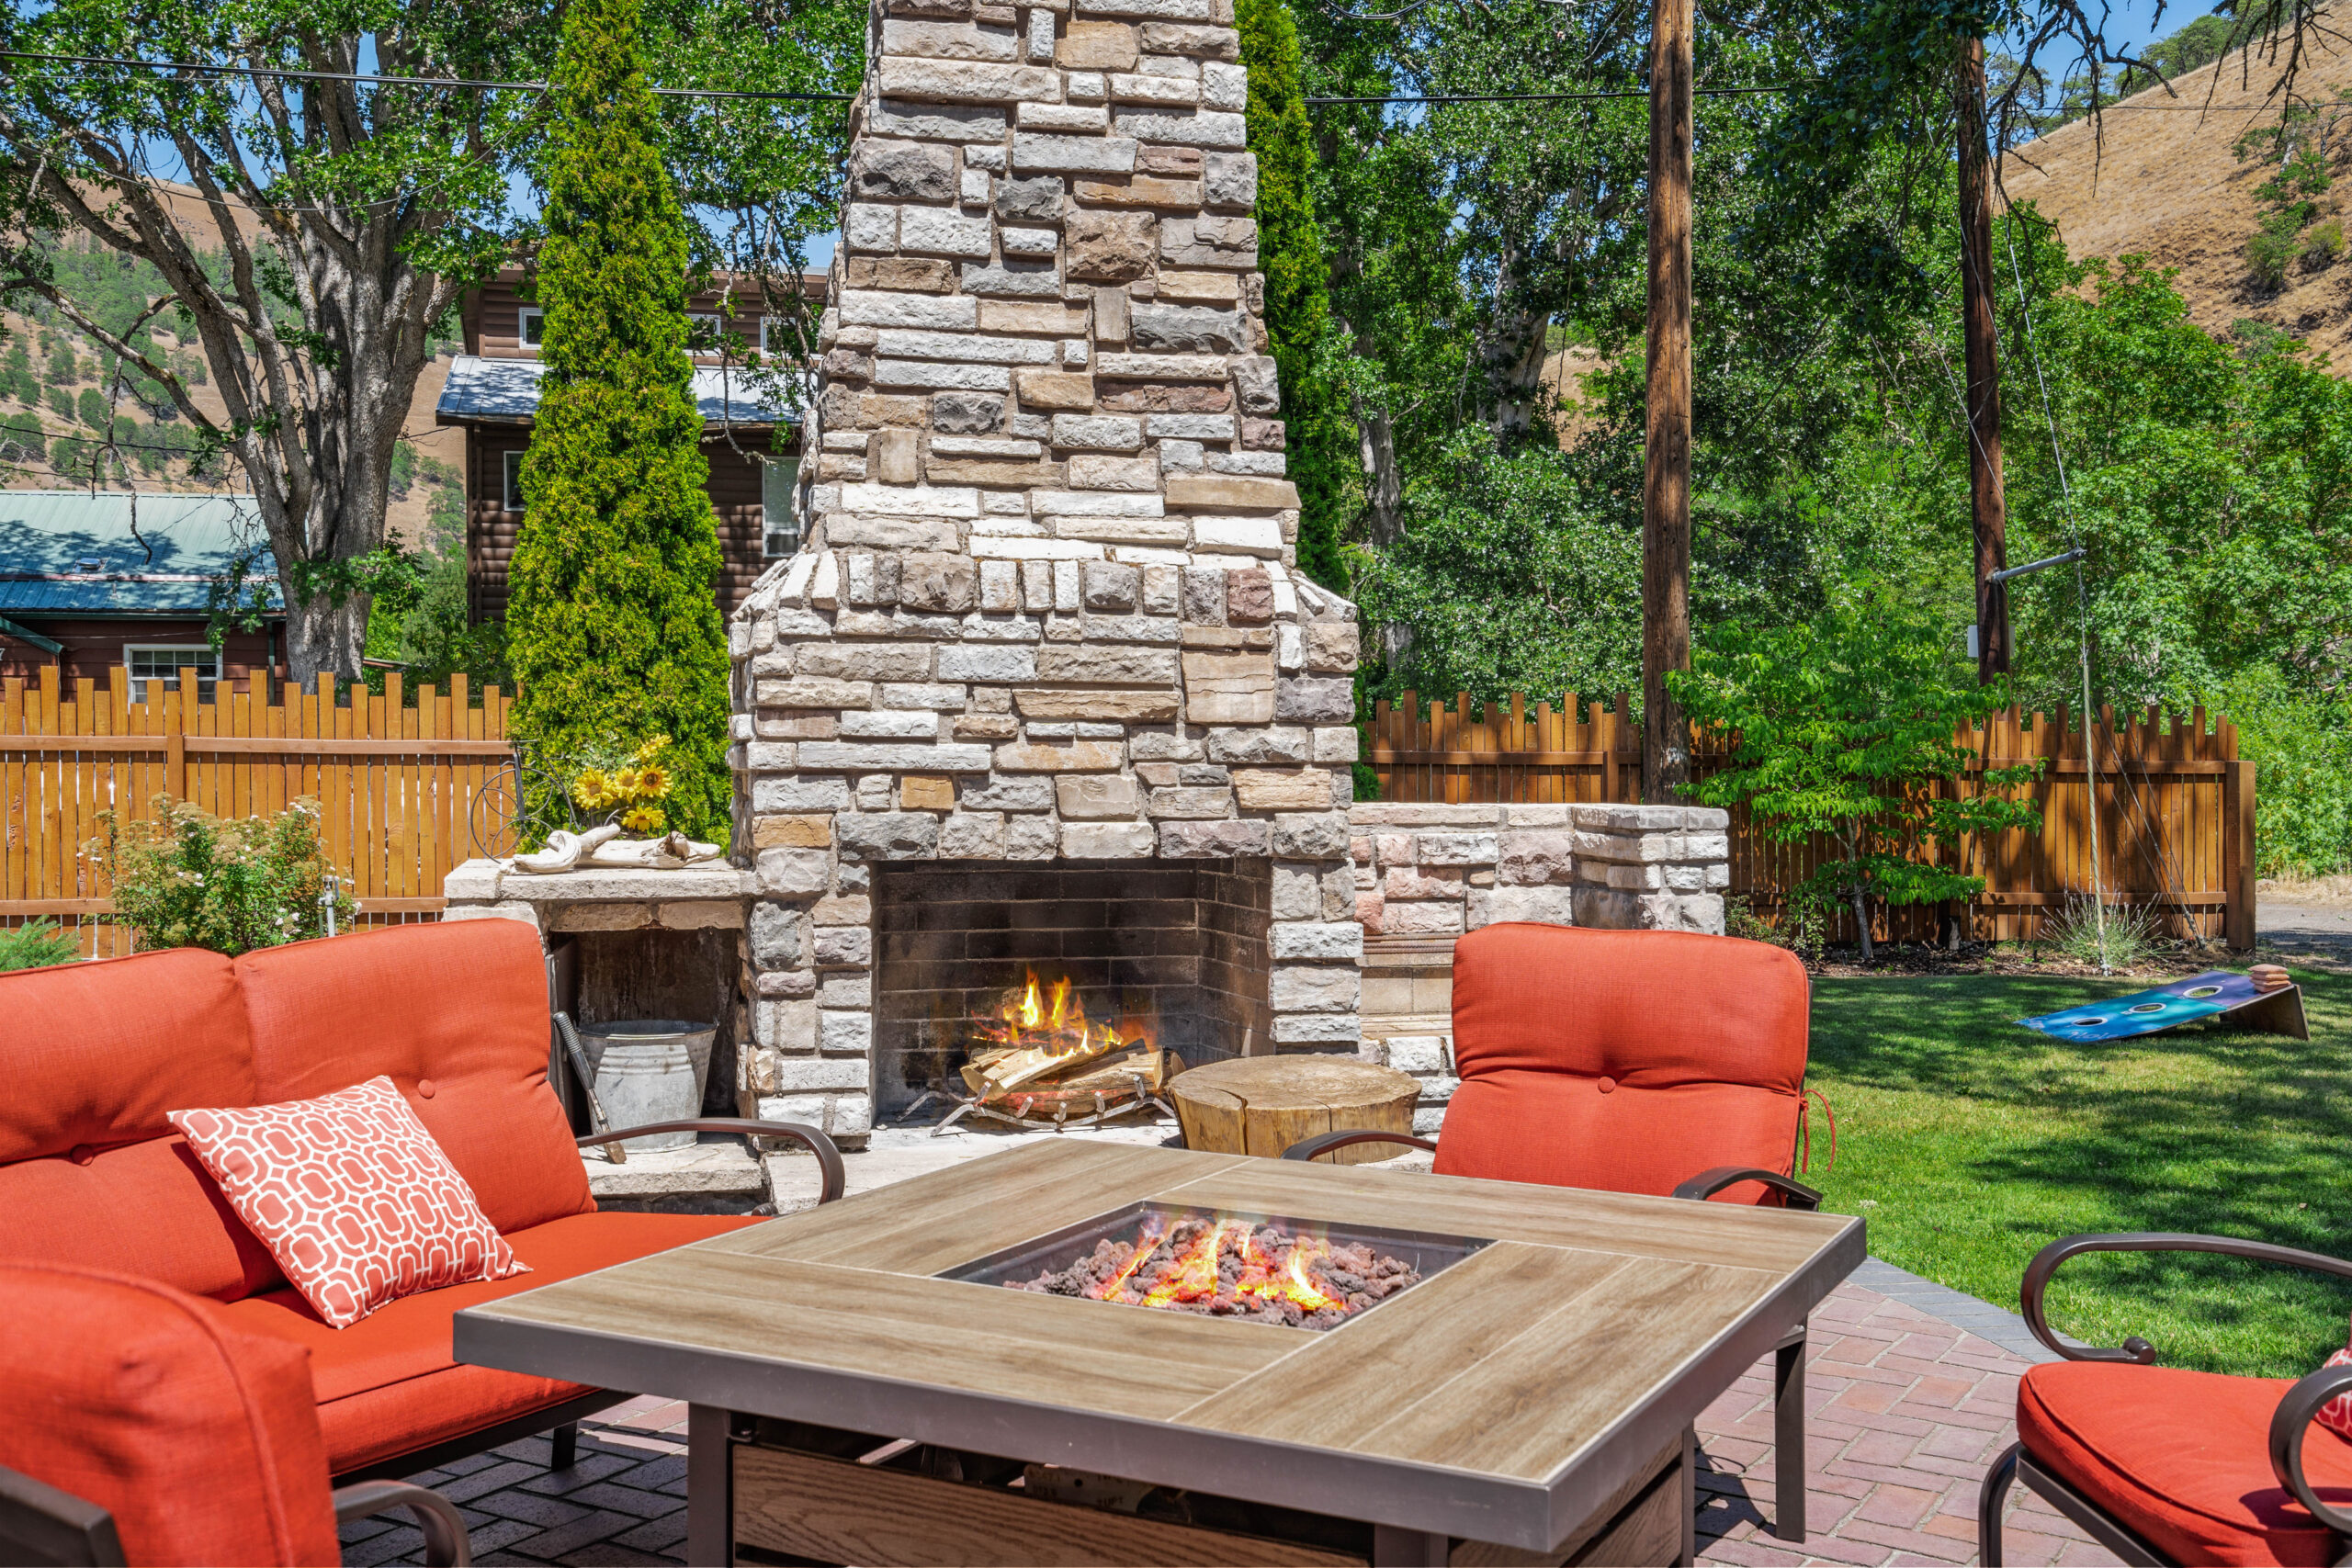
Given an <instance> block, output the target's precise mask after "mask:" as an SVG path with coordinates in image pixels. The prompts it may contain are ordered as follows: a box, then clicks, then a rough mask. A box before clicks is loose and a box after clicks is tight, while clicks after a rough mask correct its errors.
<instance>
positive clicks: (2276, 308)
mask: <svg viewBox="0 0 2352 1568" xmlns="http://www.w3.org/2000/svg"><path fill="white" fill-rule="evenodd" d="M2277 73H2278V67H2277V65H2276V64H2275V63H2274V62H2271V61H2269V60H2267V59H2265V58H2264V57H2263V56H2262V54H2261V53H2260V52H2259V51H2256V54H2255V57H2254V58H2253V59H2252V60H2251V61H2249V60H2248V59H2247V58H2246V57H2245V55H2243V54H2237V55H2231V56H2229V57H2228V58H2226V59H2224V60H2222V61H2221V62H2217V63H2216V64H2213V65H2209V66H2206V67H2205V68H2204V69H2202V70H2199V71H2195V72H2191V73H2188V74H2186V75H2184V76H2181V77H2179V78H2177V79H2176V81H2175V82H2174V84H2173V91H2172V93H2171V94H2170V95H2167V94H2166V92H2165V89H2163V88H2161V87H2159V88H2154V89H2152V90H2151V91H2149V92H2145V93H2142V94H2140V95H2139V96H2135V97H2131V98H2127V99H2125V100H2124V101H2123V102H2122V103H2120V104H2118V105H2116V106H2114V107H2111V108H2109V110H2108V111H2107V114H2106V116H2105V127H2104V131H2103V134H2095V132H2094V130H2093V129H2092V127H2091V125H2090V124H2089V122H2087V121H2081V120H2078V121H2076V122H2075V124H2073V125H2069V126H2066V127H2064V129H2063V130H2056V131H2053V132H2052V133H2051V134H2050V135H2048V136H2045V137H2043V138H2041V140H2040V141H2031V142H2028V143H2027V144H2026V145H2025V146H2023V147H2021V148H2018V149H2017V150H2016V151H2014V152H2011V153H2010V154H2009V155H2008V157H2007V159H2006V160H2005V161H2004V167H2003V178H2004V180H2005V183H2006V185H2007V191H2008V195H2009V198H2010V199H2011V200H2013V201H2018V202H2026V201H2030V202H2032V203H2034V205H2035V206H2036V207H2038V208H2039V209H2041V213H2042V215H2043V216H2044V217H2047V218H2050V219H2052V220H2055V221H2056V223H2057V225H2058V228H2059V231H2060V233H2061V234H2063V235H2064V238H2065V242H2066V247H2067V249H2068V250H2069V251H2071V252H2072V253H2073V254H2075V255H2077V256H2106V257H2114V256H2120V255H2127V254H2144V255H2147V256H2148V257H2150V258H2151V259H2152V260H2154V261H2155V262H2157V263H2159V264H2161V265H2165V266H2170V267H2177V268H2178V269H2179V274H2180V276H2179V279H2178V283H2179V288H2180V290H2181V293H2182V295H2183V296H2184V297H2185V298H2186V299H2188V307H2189V311H2190V313H2191V315H2192V316H2193V317H2194V318H2195V319H2196V321H2197V322H2198V324H2199V325H2200V326H2203V327H2205V328H2207V329H2209V330H2210V331H2212V332H2215V333H2226V332H2227V331H2229V329H2230V324H2231V323H2232V322H2233V321H2240V320H2243V319H2245V318H2248V317H2251V318H2253V319H2255V320H2257V321H2267V322H2269V323H2270V324H2271V325H2273V326H2276V327H2278V328H2280V329H2282V330H2284V331H2286V332H2289V333H2293V334H2294V335H2295V336H2297V337H2299V338H2301V339H2303V340H2304V341H2305V342H2307V343H2309V344H2311V345H2312V347H2313V348H2315V349H2320V350H2324V351H2325V352H2327V353H2329V354H2331V355H2334V359H2335V368H2336V370H2337V371H2338V372H2339V373H2341V374H2352V352H2347V348H2352V256H2345V255H2339V256H2338V257H2336V259H2335V261H2334V262H2333V263H2332V264H2329V265H2308V264H2306V263H2304V262H2301V261H2299V262H2297V263H2295V264H2294V265H2292V266H2291V267H2290V270H2289V272H2288V275H2287V280H2286V283H2285V285H2284V287H2283V288H2278V289H2277V290H2275V291H2274V290H2272V289H2270V288H2265V287H2263V286H2262V285H2261V284H2259V283H2257V282H2256V280H2255V278H2254V277H2253V276H2252V275H2251V274H2250V273H2249V271H2248V269H2247V265H2246V260H2245V244H2246V241H2247V240H2248V239H2250V238H2252V237H2253V235H2254V234H2255V232H2256V230H2257V228H2258V227H2259V224H2260V216H2261V215H2260V210H2259V209H2258V207H2257V204H2256V199H2255V194H2254V191H2255V187H2256V186H2258V185H2260V184H2262V183H2263V182H2264V180H2266V179H2267V178H2268V177H2269V174H2270V170H2269V169H2268V167H2267V166H2266V165H2263V164H2255V163H2246V164H2241V163H2240V162H2239V161H2238V159H2237V155H2236V153H2235V152H2234V151H2233V147H2234V145H2235V143H2236V142H2237V141H2238V139H2239V137H2241V136H2242V135H2244V134H2245V132H2246V131H2247V130H2250V129H2253V128H2255V127H2257V126H2260V125H2263V124H2266V123H2275V121H2276V118H2277V113H2278V110H2277V107H2276V106H2275V105H2267V104H2266V103H2265V101H2264V100H2265V98H2266V96H2267V93H2268V90H2269V87H2270V85H2271V83H2272V81H2273V80H2274V79H2275V78H2276V76H2277ZM2339 87H2352V45H2347V44H2346V43H2345V42H2343V41H2341V40H2332V39H2326V38H2318V39H2314V40H2313V46H2312V50H2311V51H2310V53H2309V56H2308V60H2307V63H2306V65H2305V67H2304V70H2303V72H2302V73H2301V77H2300V79H2299V81H2298V83H2297V88H2296V90H2297V93H2298V95H2299V96H2302V97H2303V98H2304V99H2306V100H2307V101H2323V100H2326V99H2330V98H2333V97H2334V96H2335V91H2336V89H2338V88H2339ZM2347 124H2352V121H2347ZM2330 145H2331V148H2332V150H2334V151H2335V158H2334V159H2333V168H2334V172H2335V177H2336V180H2337V181H2338V184H2337V186H2335V189H2334V190H2332V191H2330V192H2329V193H2328V194H2327V195H2326V196H2324V197H2322V198H2321V204H2322V206H2323V207H2324V208H2326V209H2329V210H2331V211H2340V210H2341V209H2342V204H2343V203H2345V202H2346V200H2352V138H2347V137H2346V135H2345V134H2344V128H2339V129H2338V130H2337V131H2336V133H2335V135H2334V136H2333V137H2331V138H2330ZM2347 216H2352V214H2348V215H2347Z"/></svg>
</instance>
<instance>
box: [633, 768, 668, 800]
mask: <svg viewBox="0 0 2352 1568" xmlns="http://www.w3.org/2000/svg"><path fill="white" fill-rule="evenodd" d="M637 787H638V792H639V794H641V795H644V796H645V797H646V798H647V799H649V800H653V799H659V798H660V797H661V796H662V795H667V794H669V793H670V771H669V770H668V769H667V768H661V767H652V768H640V769H639V770H638V774H637Z"/></svg>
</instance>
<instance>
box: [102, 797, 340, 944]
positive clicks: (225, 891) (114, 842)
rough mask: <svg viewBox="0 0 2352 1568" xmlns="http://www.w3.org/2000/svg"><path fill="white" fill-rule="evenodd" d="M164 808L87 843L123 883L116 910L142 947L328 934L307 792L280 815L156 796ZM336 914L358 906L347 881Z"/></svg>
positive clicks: (323, 871) (107, 819)
mask: <svg viewBox="0 0 2352 1568" xmlns="http://www.w3.org/2000/svg"><path fill="white" fill-rule="evenodd" d="M154 806H155V814H154V815H153V816H152V817H142V818H134V819H133V820H130V821H128V822H126V821H123V820H121V819H120V818H118V817H117V816H116V815H115V813H113V812H112V811H102V812H100V813H99V814H98V820H99V822H100V823H101V824H102V825H103V827H104V829H105V830H104V831H103V832H101V833H99V834H98V836H97V837H96V838H94V839H92V840H90V841H89V843H88V844H86V845H85V846H84V849H83V852H84V853H85V854H86V855H87V856H89V857H90V859H91V860H93V861H94V862H96V863H98V864H99V865H100V866H102V867H103V868H104V869H105V871H106V873H107V877H108V879H109V880H110V881H111V882H112V883H113V888H114V910H115V915H116V918H117V919H121V920H123V921H126V922H127V923H128V924H129V925H130V928H131V930H132V931H135V932H136V933H137V934H138V939H139V945H140V946H141V948H157V947H205V948H210V949H211V950H212V951H213V952H215V953H230V954H232V955H233V954H236V953H245V952H249V951H251V950H252V949H254V948H256V947H276V946H277V945H278V944H279V943H281V942H300V941H303V940H305V939H306V938H309V937H314V936H324V935H325V934H326V910H325V908H324V907H323V906H322V904H321V902H320V897H321V895H322V893H324V891H325V889H326V878H327V874H328V869H329V868H328V865H327V862H326V856H325V853H324V852H322V850H321V848H320V846H319V804H318V802H317V801H315V800H309V799H304V800H298V801H296V802H294V804H293V805H291V806H289V807H287V808H286V809H285V810H283V811H281V812H279V813H278V814H277V816H275V817H249V818H244V819H243V820H242V821H224V820H222V819H221V818H217V817H214V816H212V815H210V814H209V813H208V812H206V811H203V810H201V809H199V808H198V807H194V806H191V805H189V804H187V802H186V801H178V800H174V799H173V798H172V797H171V796H169V795H157V796H156V797H155V802H154ZM334 909H335V916H336V918H337V919H340V920H343V921H346V922H347V921H349V920H350V919H351V918H352V917H353V916H354V915H355V914H356V913H357V912H358V906H357V905H356V903H355V902H354V901H353V900H352V897H351V896H350V895H349V894H348V893H345V892H344V891H342V889H341V888H340V887H338V888H337V890H336V893H335V897H334Z"/></svg>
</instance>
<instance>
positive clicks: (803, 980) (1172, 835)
mask: <svg viewBox="0 0 2352 1568" xmlns="http://www.w3.org/2000/svg"><path fill="white" fill-rule="evenodd" d="M1232 19H1233V17H1232V4H1231V0H1036V3H1034V4H1019V5H987V4H974V3H972V0H882V4H880V5H879V6H877V8H876V11H875V13H874V15H873V18H872V23H871V31H870V36H869V45H870V57H871V60H872V66H871V70H870V73H869V75H868V78H867V81H866V84H865V92H864V95H863V96H862V97H861V98H860V100H859V101H858V103H857V104H856V105H855V106H854V120H853V127H852V144H851V154H850V179H849V187H850V188H849V199H848V204H847V207H846V209H845V211H844V213H843V218H842V245H841V248H840V251H839V253H838V254H836V256H835V258H834V262H833V266H832V271H831V278H830V281H829V286H828V296H827V307H826V310H825V314H824V318H823V322H822V326H821V332H820V347H821V349H822V351H823V359H822V364H821V373H820V390H819V395H818V399H817V407H816V412H815V417H814V418H813V419H812V420H811V421H810V422H809V427H808V428H807V430H806V431H805V432H804V436H805V441H806V450H807V451H808V452H809V458H808V459H807V460H805V461H804V463H803V466H802V468H801V473H802V476H803V484H804V490H803V492H802V496H803V502H804V505H805V510H806V515H807V520H808V523H809V526H808V528H807V530H806V535H805V536H806V541H807V542H806V544H805V545H804V547H803V550H802V553H801V554H799V555H798V556H797V557H795V558H793V559H792V560H791V561H790V562H789V563H786V564H783V565H780V566H779V567H778V568H777V569H776V570H775V571H773V572H771V573H770V575H769V576H768V578H767V579H766V580H764V581H763V582H762V583H761V584H760V585H759V586H758V588H757V590H756V591H755V592H753V593H752V595H751V596H750V598H749V599H748V600H747V602H746V604H744V606H743V608H742V609H741V611H739V612H738V614H737V616H736V619H735V623H734V626H733V628H732V638H733V653H734V656H735V659H736V661H737V664H736V677H735V680H736V687H735V701H736V705H737V712H738V716H737V719H736V726H737V728H736V739H737V741H738V745H737V749H736V751H735V753H734V756H735V762H736V766H737V768H738V770H739V784H740V788H741V800H740V806H739V812H738V828H737V831H738V840H737V844H736V850H737V852H738V854H739V855H740V856H741V857H743V858H745V859H747V860H748V862H749V863H751V865H752V867H753V868H754V870H755V872H756V874H757V876H758V879H759V886H760V894H759V898H758V902H757V905H756V907H755V908H754V910H753V912H752V921H751V928H750V941H749V942H747V944H746V946H747V949H748V952H749V955H750V965H751V969H750V973H749V974H748V975H747V976H746V987H745V988H746V994H747V995H749V996H751V997H752V998H754V999H753V1001H752V1009H753V1012H754V1017H753V1018H752V1030H751V1032H752V1037H753V1038H754V1039H755V1040H756V1041H757V1042H758V1043H759V1046H760V1049H759V1050H758V1051H756V1052H754V1053H752V1062H751V1066H750V1077H749V1079H748V1081H747V1084H746V1088H747V1089H750V1090H751V1091H752V1093H753V1094H754V1095H755V1096H757V1097H758V1100H759V1104H760V1107H761V1111H762V1113H763V1114H780V1115H795V1116H801V1117H804V1118H806V1119H809V1120H822V1121H824V1122H825V1123H826V1125H827V1126H828V1128H829V1130H831V1131H832V1132H833V1133H834V1134H835V1135H836V1136H848V1137H851V1138H855V1137H857V1136H859V1135H861V1134H863V1133H864V1132H865V1127H866V1125H867V1122H866V1120H865V1119H866V1118H867V1116H868V1115H869V1114H870V1102H869V1101H868V1100H865V1098H864V1096H865V1089H864V1088H863V1087H862V1086H863V1085H865V1082H866V1080H865V1077H862V1075H863V1074H864V1073H865V1071H866V1070H867V1069H866V1067H865V1060H866V1056H867V1054H868V1052H869V1051H870V1049H871V1044H872V1033H873V1022H872V1019H873V1012H872V1009H873V974H872V964H873V962H874V954H873V952H872V946H873V941H872V927H871V920H872V914H873V909H872V891H873V889H872V884H871V878H870V874H869V872H868V870H867V867H868V865H869V864H870V863H872V862H874V861H876V860H888V859H946V860H1007V861H1037V860H1055V859H1069V860H1081V861H1106V860H1109V861H1116V860H1127V859H1142V858H1151V857H1159V858H1164V859H1217V860H1226V859H1236V858H1244V859H1248V860H1250V861H1267V862H1271V863H1272V877H1273V887H1272V902H1273V922H1274V923H1273V930H1272V938H1271V942H1272V965H1273V968H1272V981H1271V986H1270V996H1269V998H1268V999H1269V1006H1270V1010H1271V1013H1270V1015H1271V1018H1272V1032H1273V1035H1274V1039H1275V1041H1276V1042H1277V1043H1279V1044H1281V1045H1283V1046H1291V1047H1298V1048H1310V1049H1311V1048H1325V1049H1330V1048H1339V1049H1352V1048H1353V1046H1354V1043H1355V1042H1356V1040H1357V1038H1358V1026H1357V1007H1356V1002H1357V980H1356V957H1357V954H1358V953H1359V951H1360V947H1361V931H1360V928H1359V927H1358V926H1357V924H1356V920H1355V891H1354V887H1353V885H1352V877H1351V872H1350V868H1349V863H1348V859H1347V845H1348V823H1347V817H1346V811H1347V807H1348V805H1349V803H1350V800H1351V795H1352V790H1351V777H1350V769H1349V764H1350V763H1351V762H1352V761H1354V759H1355V755H1356V730H1355V728H1354V727H1353V724H1352V722H1351V720H1352V718H1353V696H1352V685H1351V673H1352V671H1354V669H1355V665H1356V656H1357V631H1356V620H1355V610H1354V606H1352V605H1351V604H1348V603H1347V602H1346V601H1345V600H1343V599H1340V598H1339V597H1338V596H1336V595H1334V594H1331V593H1329V592H1325V591H1323V590H1322V589H1320V588H1318V587H1317V586H1316V585H1315V584H1313V583H1312V582H1310V581H1307V580H1306V578H1304V577H1302V576H1300V575H1298V574H1297V573H1296V571H1295V565H1296V556H1295V543H1296V538H1297V531H1298V494H1297V491H1296V490H1295V488H1294V487H1293V486H1292V484H1291V483H1290V481H1289V480H1288V479H1285V478H1284V477H1283V467H1284V465H1283V443H1284V433H1283V423H1282V420H1281V418H1280V417H1279V415H1280V409H1279V406H1278V403H1279V400H1278V396H1277V389H1276V384H1275V376H1274V363H1273V361H1272V359H1271V358H1270V357H1268V356H1267V354H1266V344H1267V340H1266V331H1265V325H1264V322H1263V321H1262V320H1261V312H1262V310H1263V301H1264V287H1263V283H1262V280H1261V278H1260V277H1259V276H1258V274H1257V272H1256V267H1257V264H1258V252H1257V225H1256V222H1255V220H1254V219H1253V218H1252V216H1251V213H1252V211H1253V209H1254V205H1255V202H1256V199H1257V168H1256V164H1255V161H1254V160H1253V159H1252V157H1251V155H1250V152H1248V151H1247V150H1246V136H1245V132H1244V125H1243V117H1242V109H1243V107H1244V104H1245V102H1246V99H1247V82H1246V79H1245V76H1244V73H1243V72H1242V69H1241V67H1240V66H1239V64H1238V63H1237V61H1238V53H1239V39H1238V35H1237V34H1236V33H1235V31H1234V29H1233V27H1232Z"/></svg>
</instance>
